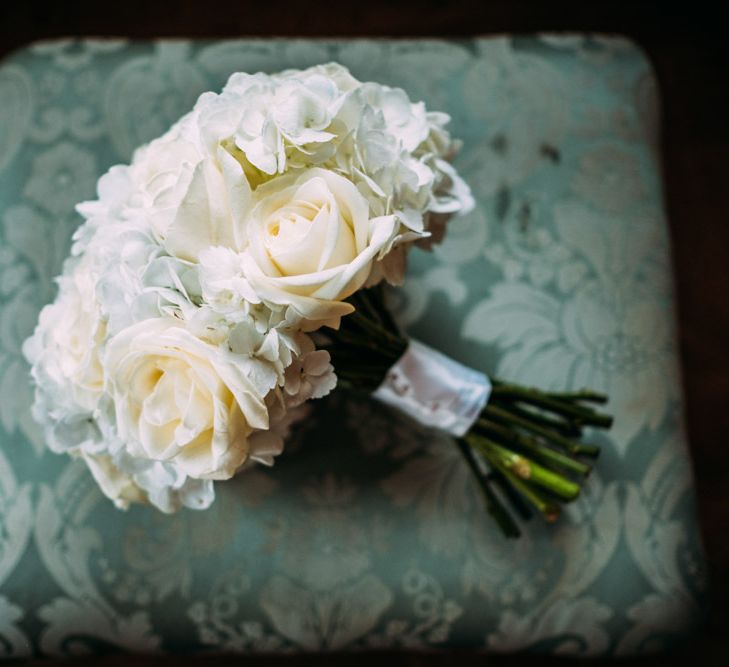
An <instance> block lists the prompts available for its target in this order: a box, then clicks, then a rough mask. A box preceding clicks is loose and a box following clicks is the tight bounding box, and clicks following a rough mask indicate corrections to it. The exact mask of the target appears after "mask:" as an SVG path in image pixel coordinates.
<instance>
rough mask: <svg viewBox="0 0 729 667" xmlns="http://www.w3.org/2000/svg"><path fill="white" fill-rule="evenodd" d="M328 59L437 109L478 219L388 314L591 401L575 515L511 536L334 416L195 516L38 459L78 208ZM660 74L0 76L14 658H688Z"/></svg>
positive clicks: (367, 431)
mask: <svg viewBox="0 0 729 667" xmlns="http://www.w3.org/2000/svg"><path fill="white" fill-rule="evenodd" d="M329 60H337V61H340V62H342V63H343V64H345V65H347V66H348V67H350V68H351V69H352V71H353V73H354V74H355V75H356V76H357V77H358V78H360V79H364V80H368V79H374V80H377V81H381V82H383V83H387V84H391V85H397V86H401V87H403V88H404V89H406V90H407V92H408V93H409V94H410V95H411V96H412V97H413V98H415V99H424V100H425V101H426V102H427V104H428V105H429V107H430V108H433V109H443V110H445V111H447V112H448V113H450V114H451V116H452V117H453V121H452V126H451V128H452V132H453V133H454V135H456V136H459V137H460V138H462V139H463V140H464V149H463V151H462V154H461V155H460V156H459V158H458V162H457V166H458V169H459V170H460V171H461V172H462V173H463V174H464V176H465V177H466V179H467V180H468V181H469V183H470V184H471V186H472V188H473V190H474V193H475V195H476V198H477V201H478V206H477V209H476V211H475V212H474V213H473V214H471V215H470V216H469V217H467V218H465V219H463V220H461V221H457V222H455V223H454V224H453V225H452V226H451V229H450V231H449V235H448V238H447V240H446V242H445V243H444V245H443V246H442V247H439V248H438V249H436V250H435V252H434V253H432V254H428V253H424V252H421V251H416V252H415V253H414V254H413V255H412V263H411V267H410V272H409V277H408V282H407V284H406V287H405V288H404V289H403V290H401V291H398V292H395V293H394V295H393V299H394V303H395V306H396V309H397V312H398V315H399V317H400V320H401V322H402V323H403V324H404V326H405V327H406V329H407V330H408V331H409V332H410V333H412V334H413V335H415V336H417V337H418V338H420V339H421V340H423V341H424V342H426V343H428V344H430V345H432V346H434V347H437V348H439V349H441V350H443V351H444V352H445V353H447V354H449V355H450V356H452V357H454V358H455V359H457V360H459V361H461V362H464V363H467V364H469V365H471V366H473V367H475V368H477V369H479V370H482V371H485V372H487V373H496V374H498V375H499V376H501V377H504V378H509V379H513V380H516V381H520V382H524V383H536V384H539V385H542V386H547V387H551V388H558V387H561V388H570V387H572V388H579V387H582V386H591V387H594V388H596V389H600V390H604V391H606V392H608V393H609V394H610V396H611V399H612V400H611V403H610V405H609V409H610V411H612V412H613V413H614V415H615V417H616V422H615V427H614V428H613V429H612V431H611V432H610V433H609V434H608V435H595V440H596V441H598V442H600V443H601V444H602V445H603V446H604V453H603V456H602V458H601V459H600V461H599V465H598V467H597V471H596V472H595V473H594V474H593V476H592V477H591V478H590V480H589V483H588V485H587V490H586V493H585V494H584V495H583V497H582V498H581V499H580V500H579V501H577V502H576V503H574V504H573V505H571V506H570V508H569V511H568V512H567V513H566V515H565V516H563V518H562V519H561V520H560V522H559V523H558V524H557V525H554V526H546V525H543V524H542V523H540V522H539V521H538V520H534V521H532V522H530V523H529V524H528V525H527V526H526V529H525V531H524V532H525V534H524V536H523V537H522V538H521V539H520V540H516V541H513V540H512V541H507V540H505V539H504V538H503V537H502V536H501V534H500V533H499V531H498V530H497V529H496V528H495V526H494V525H493V524H492V523H491V522H490V520H489V519H488V518H487V517H486V515H485V511H484V507H483V505H482V501H481V498H480V497H479V495H478V490H477V487H476V486H475V484H474V482H473V480H472V479H471V477H470V476H469V471H468V469H467V467H466V466H465V464H464V463H463V461H462V460H461V458H460V454H459V453H458V451H457V449H456V448H455V447H454V446H453V443H452V442H451V441H449V440H448V439H446V438H445V437H439V436H435V435H433V434H431V433H427V432H425V431H423V430H422V429H419V428H418V427H416V426H415V425H413V424H412V423H410V422H408V421H406V420H405V419H404V418H400V417H398V416H397V415H395V414H393V413H391V412H389V411H388V410H387V409H386V408H384V407H383V406H381V405H379V404H375V403H373V402H371V401H368V400H362V399H361V398H353V397H352V396H349V395H346V394H340V393H338V394H336V395H335V396H332V397H330V398H329V399H325V400H324V401H321V402H319V403H318V405H317V406H316V409H315V410H314V412H313V414H312V417H311V419H310V420H308V421H307V423H306V424H305V425H304V426H303V427H301V428H300V429H299V430H298V431H297V432H296V434H295V435H294V437H293V438H292V440H291V442H290V443H289V444H288V447H287V451H286V452H285V454H284V455H283V456H282V457H280V458H279V459H278V460H277V463H276V466H275V467H274V468H273V469H270V470H269V469H264V468H256V469H254V470H251V471H249V472H247V473H245V474H243V475H241V476H240V477H239V478H237V479H236V480H234V481H232V482H229V483H225V484H220V485H218V487H217V488H218V499H217V501H216V502H215V504H214V505H213V507H212V508H211V509H210V510H208V511H206V512H199V513H196V512H193V511H183V512H181V513H179V514H177V515H175V516H172V517H170V516H164V515H162V514H160V513H157V512H156V511H154V510H151V509H149V508H145V507H134V508H133V509H131V510H129V511H128V512H126V513H125V512H121V511H118V510H116V509H115V508H114V507H113V506H112V504H111V503H110V502H109V501H108V500H106V499H105V498H104V497H103V496H102V494H101V493H100V492H99V491H98V489H97V488H96V485H95V484H94V482H93V480H92V478H91V476H90V474H89V473H88V472H87V471H86V469H85V468H84V466H83V465H82V464H79V463H77V462H73V461H71V460H69V459H68V458H66V457H59V456H56V455H54V454H52V453H50V452H48V451H47V450H46V449H45V448H44V445H43V442H42V438H41V436H40V434H39V430H38V428H37V427H36V426H35V425H34V424H33V422H32V421H31V418H30V415H29V406H30V404H31V390H30V387H29V382H28V377H27V372H28V369H27V367H26V364H25V363H24V361H23V360H22V357H21V352H20V346H21V343H22V341H23V340H24V339H25V338H26V336H28V335H29V334H30V332H31V330H32V327H33V325H34V322H35V320H36V317H37V314H38V311H39V309H40V308H41V307H42V305H43V304H45V303H46V302H48V301H49V300H51V299H52V297H53V295H54V290H55V288H54V285H53V282H52V279H53V277H54V276H55V275H56V274H57V273H58V272H59V271H60V268H61V262H62V259H63V257H64V256H65V255H66V253H67V251H68V247H69V238H70V235H71V233H72V231H73V230H74V228H75V227H76V225H77V224H78V223H79V217H78V216H77V215H76V214H75V213H74V211H73V206H74V204H75V203H76V202H78V201H80V200H83V199H86V198H89V197H92V196H93V195H94V184H95V182H96V179H97V178H98V176H99V175H100V174H101V173H102V172H103V171H105V170H106V169H107V168H108V167H109V166H110V165H112V164H114V163H117V162H123V161H128V160H129V158H130V156H131V153H132V150H133V149H134V148H135V147H136V146H137V145H139V144H140V143H142V142H145V141H147V140H149V139H151V138H152V137H154V136H156V135H158V134H160V133H162V132H163V131H164V130H165V129H166V128H167V126H168V125H169V124H170V123H171V122H172V121H174V120H175V119H177V117H178V116H180V115H181V114H182V113H184V112H185V111H186V110H188V109H189V108H190V107H191V106H192V105H193V103H194V101H195V99H196V97H197V95H198V94H199V93H201V92H202V91H204V90H206V89H218V88H220V87H221V86H222V84H223V83H224V82H225V80H226V78H227V77H228V75H229V74H230V73H231V72H233V71H237V70H245V71H258V70H265V71H274V70H279V69H282V68H285V67H306V66H309V65H312V64H315V63H320V62H325V61H329ZM657 108H658V107H657V101H656V90H655V80H654V77H653V75H652V73H651V70H650V67H649V65H648V64H647V62H646V60H645V58H644V57H643V56H642V54H641V53H640V52H639V51H638V50H637V49H636V48H635V46H633V45H632V44H630V43H628V42H626V41H624V40H622V39H615V38H609V39H608V38H603V37H591V38H586V37H582V36H559V37H557V36H542V37H538V38H537V37H535V38H529V39H527V38H494V39H481V40H473V41H464V42H458V43H446V42H442V41H291V40H285V41H283V40H281V41H276V40H272V41H259V40H243V41H228V42H217V43H202V42H201V43H195V42H187V41H159V42H150V43H125V42H122V41H88V42H81V43H76V42H70V41H53V42H47V43H40V44H35V45H33V46H30V47H28V48H27V49H25V50H23V51H21V52H19V53H16V54H14V55H13V56H11V57H10V58H8V59H7V60H6V61H5V63H4V64H3V65H2V66H0V300H1V302H0V303H1V308H0V334H1V335H0V655H1V656H6V657H18V656H27V655H34V654H44V655H58V654H72V653H78V652H81V651H84V652H88V651H108V650H120V649H121V650H130V651H145V652H149V651H162V652H183V651H185V652H187V651H205V650H214V651H243V652H247V651H251V652H255V651H274V652H276V651H293V650H301V649H304V650H330V649H367V648H372V647H376V648H401V647H402V648H419V649H427V648H430V647H434V648H443V647H459V648H464V647H476V648H482V649H486V650H498V651H517V650H534V651H547V652H562V653H574V654H581V655H591V654H609V653H612V654H621V655H622V654H632V653H636V652H642V651H648V650H653V649H657V648H661V647H665V646H666V645H668V644H669V643H670V642H671V641H673V640H675V639H676V638H677V637H681V636H685V635H686V634H687V633H688V632H690V629H691V627H692V624H693V623H695V621H696V620H697V618H698V617H699V616H700V610H701V589H702V585H703V583H702V582H703V560H702V556H701V549H700V544H699V537H698V531H697V525H696V521H695V518H694V510H693V492H692V482H691V473H690V466H689V460H688V456H687V448H686V439H685V434H684V431H683V425H682V409H681V391H680V378H679V376H678V372H677V359H676V341H675V333H674V319H673V306H672V280H671V272H670V262H669V247H668V239H667V230H666V221H665V217H664V211H663V206H662V194H661V183H660V180H659V164H658V154H657V143H656V138H657V132H658V119H657Z"/></svg>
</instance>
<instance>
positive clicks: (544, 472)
mask: <svg viewBox="0 0 729 667" xmlns="http://www.w3.org/2000/svg"><path fill="white" fill-rule="evenodd" d="M469 441H470V442H471V443H472V444H473V446H474V447H476V448H477V449H478V450H479V451H480V452H481V453H482V454H484V455H486V453H487V450H488V452H489V456H490V457H496V458H498V459H499V461H500V462H501V465H502V466H504V467H506V468H508V469H509V470H511V472H512V473H514V474H515V475H516V476H517V477H520V478H521V479H524V480H529V481H530V482H532V483H533V484H536V485H537V486H541V487H542V488H544V489H547V491H550V492H551V493H554V494H555V495H557V496H559V497H560V498H562V499H564V500H574V499H575V498H576V497H577V496H578V495H579V493H580V487H579V485H578V484H575V483H574V482H573V481H571V480H569V479H566V478H565V477H562V475H559V474H557V473H555V472H553V471H551V470H548V469H547V468H545V467H543V466H541V465H539V464H538V463H536V462H535V461H532V460H531V459H529V458H527V457H526V456H522V455H521V454H517V453H516V452H513V451H511V450H510V449H507V448H506V447H503V446H501V445H499V444H498V443H496V442H494V441H493V440H491V439H489V438H484V437H483V436H480V435H477V434H475V433H474V434H472V435H471V437H470V439H469Z"/></svg>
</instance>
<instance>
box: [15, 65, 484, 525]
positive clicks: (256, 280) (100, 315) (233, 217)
mask: <svg viewBox="0 0 729 667" xmlns="http://www.w3.org/2000/svg"><path fill="white" fill-rule="evenodd" d="M448 120H449V118H448V116H447V115H446V114H443V113H434V112H429V111H427V110H426V108H425V105H424V104H423V103H422V102H417V103H413V102H411V101H410V100H409V99H408V96H407V95H406V94H405V92H403V91H402V90H399V89H394V88H389V87H387V86H383V85H379V84H376V83H361V82H359V81H357V80H356V79H355V78H353V77H352V75H351V74H350V73H349V72H348V71H347V70H346V69H345V68H344V67H341V66H340V65H337V64H333V63H332V64H328V65H322V66H317V67H313V68H310V69H307V70H303V71H299V70H291V71H286V72H282V73H280V74H276V75H272V76H269V75H266V74H255V75H249V74H243V73H239V74H234V75H233V76H232V77H231V78H230V79H229V81H228V83H227V85H226V86H225V88H224V89H223V91H222V92H221V93H220V94H214V93H205V94H203V95H202V96H201V97H200V98H199V99H198V101H197V103H196V105H195V107H194V109H193V110H192V111H191V112H190V113H188V114H187V115H186V116H184V117H183V118H182V119H180V120H179V121H178V122H177V123H176V124H175V125H174V126H173V127H172V128H171V129H170V130H169V131H168V132H167V133H166V134H164V135H163V136H162V137H160V138H158V139H156V140H154V141H152V142H151V143H150V144H148V145H146V146H143V147H141V148H140V149H138V150H137V151H136V152H135V154H134V157H133V160H132V163H131V164H130V165H118V166H114V167H112V168H111V169H110V170H109V171H108V172H107V173H106V174H105V175H104V176H102V177H101V179H100V180H99V183H98V199H96V200H95V201H91V202H84V203H82V204H79V205H78V207H77V210H78V211H79V213H80V214H81V215H82V216H83V217H84V218H85V222H84V223H83V225H82V226H81V227H80V228H79V229H78V230H77V232H76V234H75V235H74V243H73V247H72V251H71V256H70V257H69V258H68V259H67V260H66V263H65V265H64V270H63V273H62V275H61V276H60V277H59V278H58V286H59V291H58V296H57V298H56V300H55V302H54V303H52V304H51V305H48V306H46V307H45V308H44V309H43V311H42V312H41V315H40V319H39V323H38V326H37V328H36V330H35V332H34V334H33V336H32V337H31V338H30V339H28V341H26V344H25V348H24V352H25V355H26V357H27V359H28V360H29V362H30V363H31V364H32V376H33V378H34V381H35V385H36V396H35V404H34V410H33V413H34V416H35V418H36V419H37V420H38V421H39V422H40V423H41V424H42V425H43V427H44V429H45V434H46V440H47V444H48V446H49V447H50V448H51V449H52V450H53V451H54V452H58V453H67V454H70V455H72V456H76V457H80V458H81V459H83V460H84V461H85V463H86V464H87V465H88V467H89V469H90V470H91V472H92V474H93V475H94V477H95V479H96V481H97V482H98V484H99V485H100V487H101V489H102V490H103V491H104V493H105V494H106V495H107V496H108V497H109V498H111V499H112V500H113V501H114V502H115V503H116V505H117V506H119V507H122V508H125V507H127V506H128V505H129V503H130V502H137V501H138V502H148V503H151V504H153V505H154V506H156V507H158V508H159V509H161V510H163V511H165V512H172V511H175V510H177V509H179V508H180V507H181V506H187V507H192V508H205V507H207V506H209V505H210V503H211V502H212V501H213V499H214V489H213V483H214V481H215V480H222V479H228V478H230V477H232V476H233V475H235V474H236V473H237V472H238V471H239V470H241V468H242V467H244V466H246V465H247V464H249V462H251V461H257V462H259V463H264V464H268V465H270V464H271V463H272V461H273V458H274V457H275V456H276V455H277V454H279V453H280V452H281V450H282V448H283V441H284V438H285V436H286V433H287V430H288V429H289V428H290V426H291V424H292V423H293V421H294V420H295V419H296V418H297V417H300V415H301V411H302V409H303V408H304V405H305V403H306V402H307V401H308V400H309V399H313V398H318V397H321V396H324V395H326V394H327V393H329V392H330V391H331V390H332V389H333V388H334V386H335V385H336V376H335V373H334V369H333V367H332V365H331V363H330V358H329V354H328V353H327V352H326V351H325V350H321V349H319V350H318V349H316V346H315V344H314V341H313V340H312V337H311V334H312V332H314V331H316V330H317V329H319V328H320V327H322V326H329V327H334V328H336V327H338V326H339V322H340V319H341V318H342V317H344V316H346V315H347V314H349V313H350V312H351V311H352V306H351V305H350V304H349V303H347V302H346V301H345V300H346V299H347V297H349V296H351V295H352V294H353V293H354V292H356V291H357V290H359V289H360V288H362V287H365V286H370V285H374V284H376V283H377V282H379V281H380V280H383V279H385V280H387V281H388V282H390V283H392V284H398V283H400V282H401V281H402V279H403V274H404V270H405V259H406V252H407V249H408V247H410V246H411V245H412V243H414V242H420V243H425V244H426V245H427V244H428V243H429V242H432V241H433V240H437V239H438V238H439V236H440V234H441V233H442V229H443V225H444V223H445V222H446V221H447V220H448V218H449V217H450V216H451V215H453V214H454V213H459V212H465V211H466V210H468V209H469V208H470V207H471V206H472V199H471V195H470V192H469V189H468V187H467V186H466V185H465V183H464V182H463V181H462V180H461V179H460V178H459V176H458V175H457V174H456V172H455V171H454V169H453V167H452V166H451V164H450V160H451V158H452V157H453V156H454V154H455V153H456V151H457V149H458V145H457V143H456V142H455V141H453V140H452V139H451V137H450V135H449V134H448V132H447V131H446V129H445V126H446V123H447V122H448Z"/></svg>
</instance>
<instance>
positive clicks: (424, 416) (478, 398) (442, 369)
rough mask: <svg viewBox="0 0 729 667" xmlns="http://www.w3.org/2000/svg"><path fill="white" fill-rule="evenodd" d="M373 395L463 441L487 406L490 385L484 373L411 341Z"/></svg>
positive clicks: (425, 424)
mask: <svg viewBox="0 0 729 667" xmlns="http://www.w3.org/2000/svg"><path fill="white" fill-rule="evenodd" d="M372 395H373V396H374V397H375V398H376V399H378V400H380V401H382V402H383V403H386V404H387V405H390V406H392V407H394V408H396V409H398V410H400V411H401V412H404V413H405V414H407V415H409V416H410V417H412V418H413V419H415V421H417V422H419V423H420V424H422V425H423V426H428V427H430V428H437V429H440V430H441V431H445V432H446V433H449V434H451V435H454V436H456V437H461V436H463V435H465V434H466V433H467V432H468V430H469V429H470V428H471V426H473V423H474V422H475V421H476V419H478V416H479V415H480V414H481V411H482V410H483V408H484V407H485V406H486V403H487V402H488V400H489V396H490V395H491V381H490V380H489V378H488V377H487V376H486V375H484V374H483V373H479V372H478V371H476V370H473V369H472V368H468V366H464V365H463V364H460V363H458V362H457V361H454V360H453V359H450V358H449V357H447V356H445V355H444V354H442V353H441V352H438V351H437V350H434V349H433V348H431V347H428V346H427V345H424V344H423V343H420V342H419V341H417V340H410V342H409V343H408V347H407V349H406V350H405V353H404V354H403V355H402V356H401V357H400V359H398V360H397V361H396V362H395V364H394V365H393V366H392V367H391V368H390V370H389V371H388V372H387V375H386V376H385V379H384V380H383V381H382V384H381V385H380V386H379V387H378V388H377V389H376V390H375V391H374V393H373V394H372Z"/></svg>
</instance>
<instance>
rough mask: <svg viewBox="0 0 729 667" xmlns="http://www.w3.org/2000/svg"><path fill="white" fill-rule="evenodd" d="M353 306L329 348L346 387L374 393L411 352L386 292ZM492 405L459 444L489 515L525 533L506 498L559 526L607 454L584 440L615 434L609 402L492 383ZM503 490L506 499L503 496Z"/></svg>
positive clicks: (514, 532) (509, 531)
mask: <svg viewBox="0 0 729 667" xmlns="http://www.w3.org/2000/svg"><path fill="white" fill-rule="evenodd" d="M349 302H350V303H351V304H352V305H353V306H354V307H355V312H354V313H352V314H351V315H349V316H348V317H345V318H343V319H342V323H341V327H340V328H339V330H337V331H328V332H327V334H326V340H325V346H326V349H328V351H329V353H330V355H331V357H332V362H333V364H334V366H335V367H336V369H337V374H338V376H339V384H340V386H342V387H345V388H349V389H354V390H359V391H365V392H367V393H368V394H371V393H372V392H373V391H375V389H377V387H379V386H380V384H381V383H382V381H383V379H384V378H385V376H386V374H387V373H388V371H389V370H390V369H391V368H392V366H393V365H394V364H395V362H397V361H398V359H400V357H401V356H402V355H403V353H404V352H405V350H406V349H407V347H408V340H407V338H405V337H404V336H403V335H402V333H401V332H400V331H399V329H398V327H397V325H396V323H395V321H394V320H393V318H392V316H391V315H390V313H389V311H388V309H387V307H386V305H385V303H384V298H383V292H382V289H381V288H380V287H376V288H372V289H368V290H360V291H359V292H357V293H356V294H354V295H353V296H352V297H350V299H349ZM491 382H492V391H491V396H490V398H489V401H488V403H487V405H486V406H485V407H484V408H483V410H482V411H481V413H480V415H479V417H478V418H477V419H476V421H475V423H474V424H473V426H472V427H471V429H470V430H469V431H468V432H467V433H466V434H465V435H464V436H463V437H461V438H457V439H456V444H457V445H458V447H459V449H460V451H461V452H462V454H463V456H464V458H465V460H466V463H467V464H468V466H469V468H470V470H471V471H472V472H473V473H474V475H475V477H476V480H477V481H478V484H479V486H480V488H481V491H482V492H483V496H484V499H485V501H486V507H487V509H488V511H489V514H491V516H492V517H493V518H494V519H495V520H496V522H497V523H498V525H499V526H500V528H501V529H502V531H503V532H504V534H505V535H507V536H509V537H518V536H519V535H520V531H519V527H518V525H517V523H516V521H515V520H514V519H513V517H512V515H511V514H510V513H509V511H508V510H507V508H506V505H505V503H504V502H503V501H502V500H501V497H503V498H504V499H505V500H507V501H508V502H509V504H510V505H512V506H513V508H514V510H515V511H516V512H517V514H519V515H520V516H521V517H522V518H525V519H527V518H529V517H530V516H531V515H532V513H533V511H535V510H536V512H538V513H539V514H541V515H542V516H543V517H544V519H546V520H547V521H549V522H553V521H555V520H556V519H557V518H558V516H559V514H560V511H561V503H566V502H570V501H572V500H574V499H575V498H577V496H578V495H579V493H580V488H581V484H582V482H584V480H585V479H586V478H587V476H588V475H589V474H590V471H591V470H592V466H591V465H590V462H589V461H590V460H591V459H594V458H596V457H597V456H598V454H599V448H598V447H597V446H595V445H591V444H587V443H585V442H582V440H581V438H582V434H583V429H584V428H585V427H590V426H591V427H596V428H603V429H606V428H609V427H610V425H611V424H612V418H611V417H610V416H608V415H605V414H602V413H600V412H598V411H596V410H595V409H594V408H593V407H592V405H601V404H605V403H606V402H607V397H605V396H603V395H602V394H598V393H596V392H593V391H589V390H582V391H576V392H547V391H542V390H540V389H536V388H533V387H524V386H521V385H516V384H512V383H507V382H502V381H500V380H495V379H493V378H492V379H491ZM499 492H500V495H499Z"/></svg>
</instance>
